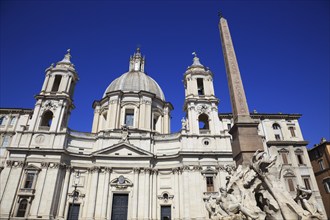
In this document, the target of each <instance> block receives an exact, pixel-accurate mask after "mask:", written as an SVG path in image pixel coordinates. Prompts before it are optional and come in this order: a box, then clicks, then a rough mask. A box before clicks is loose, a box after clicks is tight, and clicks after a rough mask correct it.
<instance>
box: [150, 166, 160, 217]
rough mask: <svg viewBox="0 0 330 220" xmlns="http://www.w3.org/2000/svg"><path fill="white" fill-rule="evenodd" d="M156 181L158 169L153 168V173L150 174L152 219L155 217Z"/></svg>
mask: <svg viewBox="0 0 330 220" xmlns="http://www.w3.org/2000/svg"><path fill="white" fill-rule="evenodd" d="M157 182H158V170H156V169H154V170H153V175H152V197H151V201H152V214H151V216H152V219H153V220H154V219H157V192H158V189H157Z"/></svg>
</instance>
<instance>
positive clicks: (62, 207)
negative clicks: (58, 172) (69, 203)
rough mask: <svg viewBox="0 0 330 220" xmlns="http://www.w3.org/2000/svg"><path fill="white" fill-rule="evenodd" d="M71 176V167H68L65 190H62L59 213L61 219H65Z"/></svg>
mask: <svg viewBox="0 0 330 220" xmlns="http://www.w3.org/2000/svg"><path fill="white" fill-rule="evenodd" d="M70 174H71V167H70V166H66V172H65V177H64V184H63V190H62V195H61V201H60V209H59V212H58V215H59V218H64V210H65V204H66V197H67V195H68V187H69V180H70Z"/></svg>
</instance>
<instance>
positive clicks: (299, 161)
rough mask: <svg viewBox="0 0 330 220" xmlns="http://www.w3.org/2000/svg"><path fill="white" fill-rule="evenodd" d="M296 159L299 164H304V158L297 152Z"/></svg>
mask: <svg viewBox="0 0 330 220" xmlns="http://www.w3.org/2000/svg"><path fill="white" fill-rule="evenodd" d="M297 160H298V164H299V165H304V160H303V157H302V155H301V154H297Z"/></svg>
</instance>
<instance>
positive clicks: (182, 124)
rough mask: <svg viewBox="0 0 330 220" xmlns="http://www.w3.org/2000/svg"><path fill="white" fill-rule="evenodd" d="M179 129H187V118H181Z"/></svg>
mask: <svg viewBox="0 0 330 220" xmlns="http://www.w3.org/2000/svg"><path fill="white" fill-rule="evenodd" d="M181 129H182V130H188V129H189V128H188V119H185V118H184V117H183V118H182V119H181Z"/></svg>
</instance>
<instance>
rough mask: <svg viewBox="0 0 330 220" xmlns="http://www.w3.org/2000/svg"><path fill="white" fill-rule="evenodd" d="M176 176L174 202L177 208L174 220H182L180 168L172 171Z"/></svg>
mask: <svg viewBox="0 0 330 220" xmlns="http://www.w3.org/2000/svg"><path fill="white" fill-rule="evenodd" d="M172 172H173V175H174V201H173V205H174V206H175V208H174V212H173V217H174V219H180V204H179V202H180V196H179V176H178V174H179V170H178V168H174V169H172Z"/></svg>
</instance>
